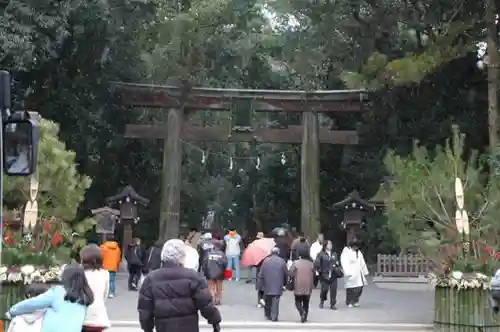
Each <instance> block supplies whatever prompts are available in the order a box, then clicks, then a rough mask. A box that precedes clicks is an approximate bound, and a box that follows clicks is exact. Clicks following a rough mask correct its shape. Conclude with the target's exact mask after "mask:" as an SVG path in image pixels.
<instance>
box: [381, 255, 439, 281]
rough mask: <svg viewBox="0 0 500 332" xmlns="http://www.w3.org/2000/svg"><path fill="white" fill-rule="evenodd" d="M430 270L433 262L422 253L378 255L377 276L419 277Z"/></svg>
mask: <svg viewBox="0 0 500 332" xmlns="http://www.w3.org/2000/svg"><path fill="white" fill-rule="evenodd" d="M430 271H431V264H430V263H429V261H428V260H427V259H425V258H424V257H423V256H420V255H381V254H378V255H377V271H376V272H375V275H377V276H381V277H418V276H421V275H426V274H428V273H429V272H430Z"/></svg>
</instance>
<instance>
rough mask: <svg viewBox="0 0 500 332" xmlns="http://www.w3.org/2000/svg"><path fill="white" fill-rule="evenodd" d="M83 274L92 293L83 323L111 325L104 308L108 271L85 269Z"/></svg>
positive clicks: (107, 288)
mask: <svg viewBox="0 0 500 332" xmlns="http://www.w3.org/2000/svg"><path fill="white" fill-rule="evenodd" d="M85 276H86V277H87V282H88V283H89V286H90V288H91V289H92V292H93V293H94V302H93V303H92V304H91V305H90V306H89V307H88V309H87V316H85V321H84V322H83V325H84V326H99V327H105V328H108V327H110V326H111V323H110V322H109V317H108V312H107V310H106V300H107V298H108V291H109V272H108V271H106V270H104V269H100V270H86V271H85Z"/></svg>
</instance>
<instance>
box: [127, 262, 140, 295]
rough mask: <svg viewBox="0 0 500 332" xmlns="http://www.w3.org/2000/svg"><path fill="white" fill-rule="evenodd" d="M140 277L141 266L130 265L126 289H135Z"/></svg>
mask: <svg viewBox="0 0 500 332" xmlns="http://www.w3.org/2000/svg"><path fill="white" fill-rule="evenodd" d="M140 278H141V267H140V266H139V265H130V266H129V267H128V289H129V290H135V289H137V284H138V283H139V279H140Z"/></svg>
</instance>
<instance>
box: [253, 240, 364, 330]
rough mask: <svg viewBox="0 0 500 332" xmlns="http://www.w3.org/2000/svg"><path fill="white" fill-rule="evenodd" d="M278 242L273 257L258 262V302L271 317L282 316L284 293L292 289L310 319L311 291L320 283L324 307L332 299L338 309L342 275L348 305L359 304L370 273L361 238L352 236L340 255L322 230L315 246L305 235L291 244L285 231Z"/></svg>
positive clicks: (302, 312) (303, 318) (332, 306)
mask: <svg viewBox="0 0 500 332" xmlns="http://www.w3.org/2000/svg"><path fill="white" fill-rule="evenodd" d="M275 242H276V246H275V247H274V248H273V249H272V250H271V253H270V255H269V257H267V258H265V259H264V260H263V261H262V263H261V264H259V265H258V266H256V270H257V282H256V288H257V300H258V306H260V307H263V308H264V314H265V316H266V318H267V319H269V320H271V321H277V320H278V316H279V302H280V297H281V295H282V294H283V290H284V289H288V290H290V291H293V293H294V296H295V306H296V308H297V311H298V313H299V315H300V318H301V321H302V322H306V321H307V317H308V314H309V307H310V306H309V303H310V300H311V294H312V291H313V289H314V288H316V287H317V286H318V284H319V288H320V292H319V305H318V306H319V308H324V307H325V303H326V302H327V301H328V304H329V308H330V309H332V310H337V290H338V279H340V278H344V284H345V288H346V305H347V307H349V308H352V307H358V306H359V300H360V297H361V293H362V291H363V286H364V285H366V283H367V281H366V276H367V275H368V269H367V266H366V262H365V260H364V257H363V253H362V252H361V251H360V243H359V241H357V240H356V239H353V240H351V241H350V242H349V243H348V244H347V246H346V247H345V248H344V249H343V250H342V253H341V255H340V258H339V257H338V256H337V254H336V253H335V252H334V251H333V245H332V242H331V241H328V240H324V239H323V236H322V235H321V234H320V235H319V236H318V238H317V240H316V241H315V242H314V243H313V244H312V245H311V246H309V244H308V242H307V240H306V239H305V237H304V236H298V237H297V238H296V239H295V240H294V241H293V242H292V243H291V245H288V243H289V241H288V242H287V241H286V235H285V234H284V233H282V234H276V238H275Z"/></svg>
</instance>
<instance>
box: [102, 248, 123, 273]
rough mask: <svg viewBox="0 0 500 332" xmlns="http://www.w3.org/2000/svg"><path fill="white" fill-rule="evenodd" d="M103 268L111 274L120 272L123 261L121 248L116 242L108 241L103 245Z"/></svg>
mask: <svg viewBox="0 0 500 332" xmlns="http://www.w3.org/2000/svg"><path fill="white" fill-rule="evenodd" d="M101 250H102V266H103V267H104V268H105V269H106V270H108V271H111V272H116V271H118V266H119V265H120V261H121V259H122V252H121V250H120V246H119V245H118V243H116V242H115V241H106V242H104V243H103V244H102V245H101Z"/></svg>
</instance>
